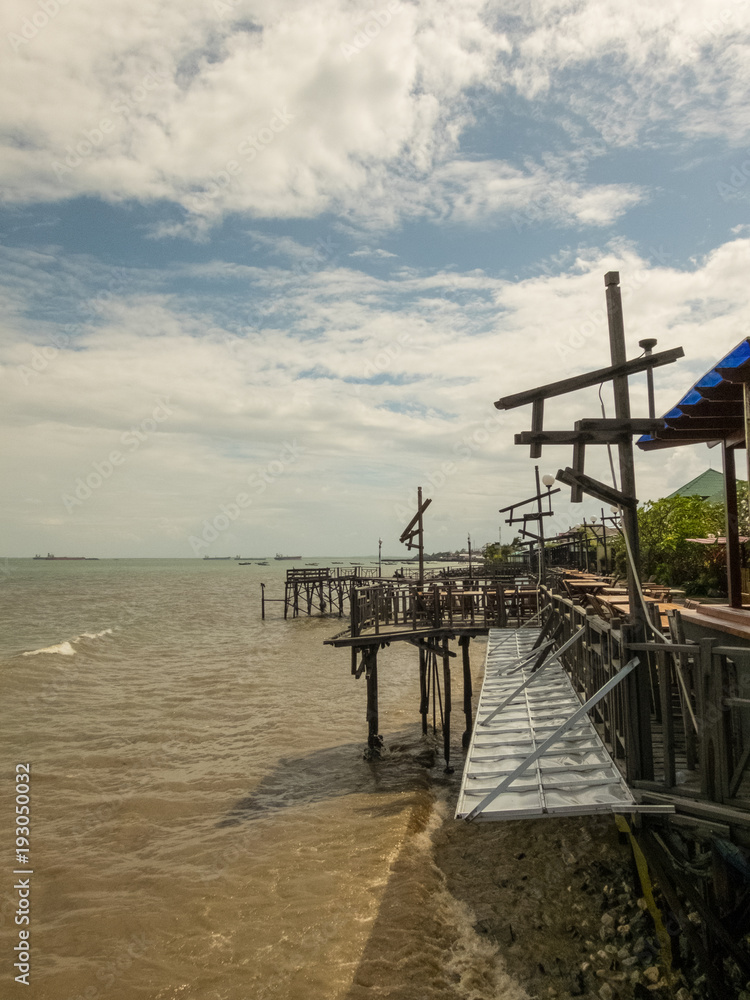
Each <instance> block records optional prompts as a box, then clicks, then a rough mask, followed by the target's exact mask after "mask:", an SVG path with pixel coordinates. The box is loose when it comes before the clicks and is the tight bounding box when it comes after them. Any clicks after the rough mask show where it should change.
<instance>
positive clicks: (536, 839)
mask: <svg viewBox="0 0 750 1000" xmlns="http://www.w3.org/2000/svg"><path fill="white" fill-rule="evenodd" d="M433 844H434V857H435V863H436V864H437V866H438V868H439V869H440V870H441V871H442V873H443V876H444V877H445V885H446V889H447V890H448V891H449V892H450V893H451V895H453V896H454V897H456V898H457V899H459V900H461V901H463V902H464V903H466V904H467V905H468V906H469V907H470V908H471V909H472V911H473V912H474V914H475V916H476V923H475V925H474V927H475V930H476V932H477V933H478V934H479V935H483V936H486V938H487V939H488V940H490V941H491V942H493V943H494V944H496V945H497V947H498V951H499V953H500V954H501V955H502V958H503V961H504V963H505V966H506V970H507V972H508V974H509V975H510V976H511V977H512V978H513V979H514V980H516V981H517V982H518V983H520V984H522V985H523V986H524V988H525V989H526V991H527V993H528V995H529V996H530V997H534V998H550V1000H553V998H557V1000H567V998H568V997H598V998H600V1000H631V998H635V1000H638V998H646V997H649V998H653V1000H666V998H676V1000H692V998H699V1000H700V998H703V997H705V996H707V993H706V989H705V978H704V977H703V976H702V975H701V973H700V970H699V969H698V968H697V967H696V966H695V963H694V960H693V958H692V956H691V954H690V951H689V948H688V947H687V941H686V939H685V938H684V937H682V935H680V934H679V933H677V934H675V936H674V937H673V939H672V951H673V964H672V970H671V975H670V969H669V968H668V964H667V962H666V961H665V956H664V955H663V954H662V951H661V948H660V945H659V941H658V938H657V935H656V932H655V926H654V922H653V920H652V918H651V915H650V914H649V912H648V909H647V905H646V901H645V900H644V899H643V898H641V897H640V888H639V883H638V879H637V875H636V871H635V867H634V864H633V861H632V852H631V848H630V845H629V843H621V842H620V839H619V835H618V832H617V829H616V826H615V822H614V819H613V818H612V817H598V816H589V817H569V818H560V819H557V818H555V819H539V820H516V821H509V822H505V823H484V824H482V823H475V824H467V823H455V822H451V821H449V822H445V823H443V824H442V826H441V828H440V829H439V830H438V831H436V833H435V835H434V840H433ZM656 892H657V902H658V888H657V889H656ZM691 919H693V920H695V921H696V922H699V918H698V915H697V914H692V915H691ZM735 987H736V988H734V987H733V992H732V993H731V994H730V995H731V996H741V995H742V988H743V984H741V983H739V982H738V983H736V984H735ZM743 1000H744V998H743ZM748 1000H750V996H748Z"/></svg>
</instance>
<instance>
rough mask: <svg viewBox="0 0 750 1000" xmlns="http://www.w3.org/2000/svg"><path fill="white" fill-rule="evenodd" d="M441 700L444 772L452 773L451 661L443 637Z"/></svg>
mask: <svg viewBox="0 0 750 1000" xmlns="http://www.w3.org/2000/svg"><path fill="white" fill-rule="evenodd" d="M443 700H444V703H445V710H444V715H443V756H444V757H445V773H446V774H453V768H452V767H451V661H450V656H449V655H448V640H447V639H443Z"/></svg>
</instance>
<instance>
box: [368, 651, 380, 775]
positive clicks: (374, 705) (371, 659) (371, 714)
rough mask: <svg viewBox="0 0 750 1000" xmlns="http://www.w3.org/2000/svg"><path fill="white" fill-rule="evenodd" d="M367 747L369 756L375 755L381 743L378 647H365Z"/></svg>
mask: <svg viewBox="0 0 750 1000" xmlns="http://www.w3.org/2000/svg"><path fill="white" fill-rule="evenodd" d="M366 655H367V667H366V671H365V677H366V679H367V747H368V751H369V754H370V756H373V757H377V756H379V754H380V748H381V746H382V745H383V739H382V737H381V736H379V735H378V727H379V721H378V647H377V646H369V647H368V648H367V654H366Z"/></svg>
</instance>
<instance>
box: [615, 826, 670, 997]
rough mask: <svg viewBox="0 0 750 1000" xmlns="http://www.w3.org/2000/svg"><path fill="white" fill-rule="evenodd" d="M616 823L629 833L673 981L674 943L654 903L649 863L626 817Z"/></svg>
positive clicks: (647, 902) (663, 956) (668, 975)
mask: <svg viewBox="0 0 750 1000" xmlns="http://www.w3.org/2000/svg"><path fill="white" fill-rule="evenodd" d="M615 822H616V823H617V829H618V830H619V831H620V833H627V835H628V837H629V838H630V846H631V847H632V848H633V857H634V858H635V865H636V868H637V869H638V877H639V878H640V880H641V888H642V889H643V898H644V899H645V900H646V905H647V906H648V912H649V913H650V914H651V916H652V918H653V921H654V926H655V928H656V936H657V938H658V939H659V944H660V946H661V960H662V964H663V965H664V967H665V968H666V970H667V977H668V979H670V980H671V978H672V941H671V939H670V937H669V934H668V933H667V928H666V927H665V926H664V921H663V920H662V916H661V910H660V909H659V907H658V906H657V905H656V902H655V901H654V893H653V891H652V889H651V878H650V876H649V873H648V863H647V862H646V858H645V855H644V853H643V851H642V850H641V848H640V846H639V844H638V841H637V840H636V839H635V837H634V835H633V832H632V830H631V829H630V827H629V826H628V822H627V820H626V819H625V817H624V816H620V815H617V814H615Z"/></svg>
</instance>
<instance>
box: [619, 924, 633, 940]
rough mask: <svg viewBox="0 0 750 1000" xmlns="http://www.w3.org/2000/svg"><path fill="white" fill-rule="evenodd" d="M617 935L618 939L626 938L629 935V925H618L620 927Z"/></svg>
mask: <svg viewBox="0 0 750 1000" xmlns="http://www.w3.org/2000/svg"><path fill="white" fill-rule="evenodd" d="M617 933H618V934H619V935H620V937H628V935H629V934H630V924H620V926H619V927H618V928H617Z"/></svg>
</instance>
